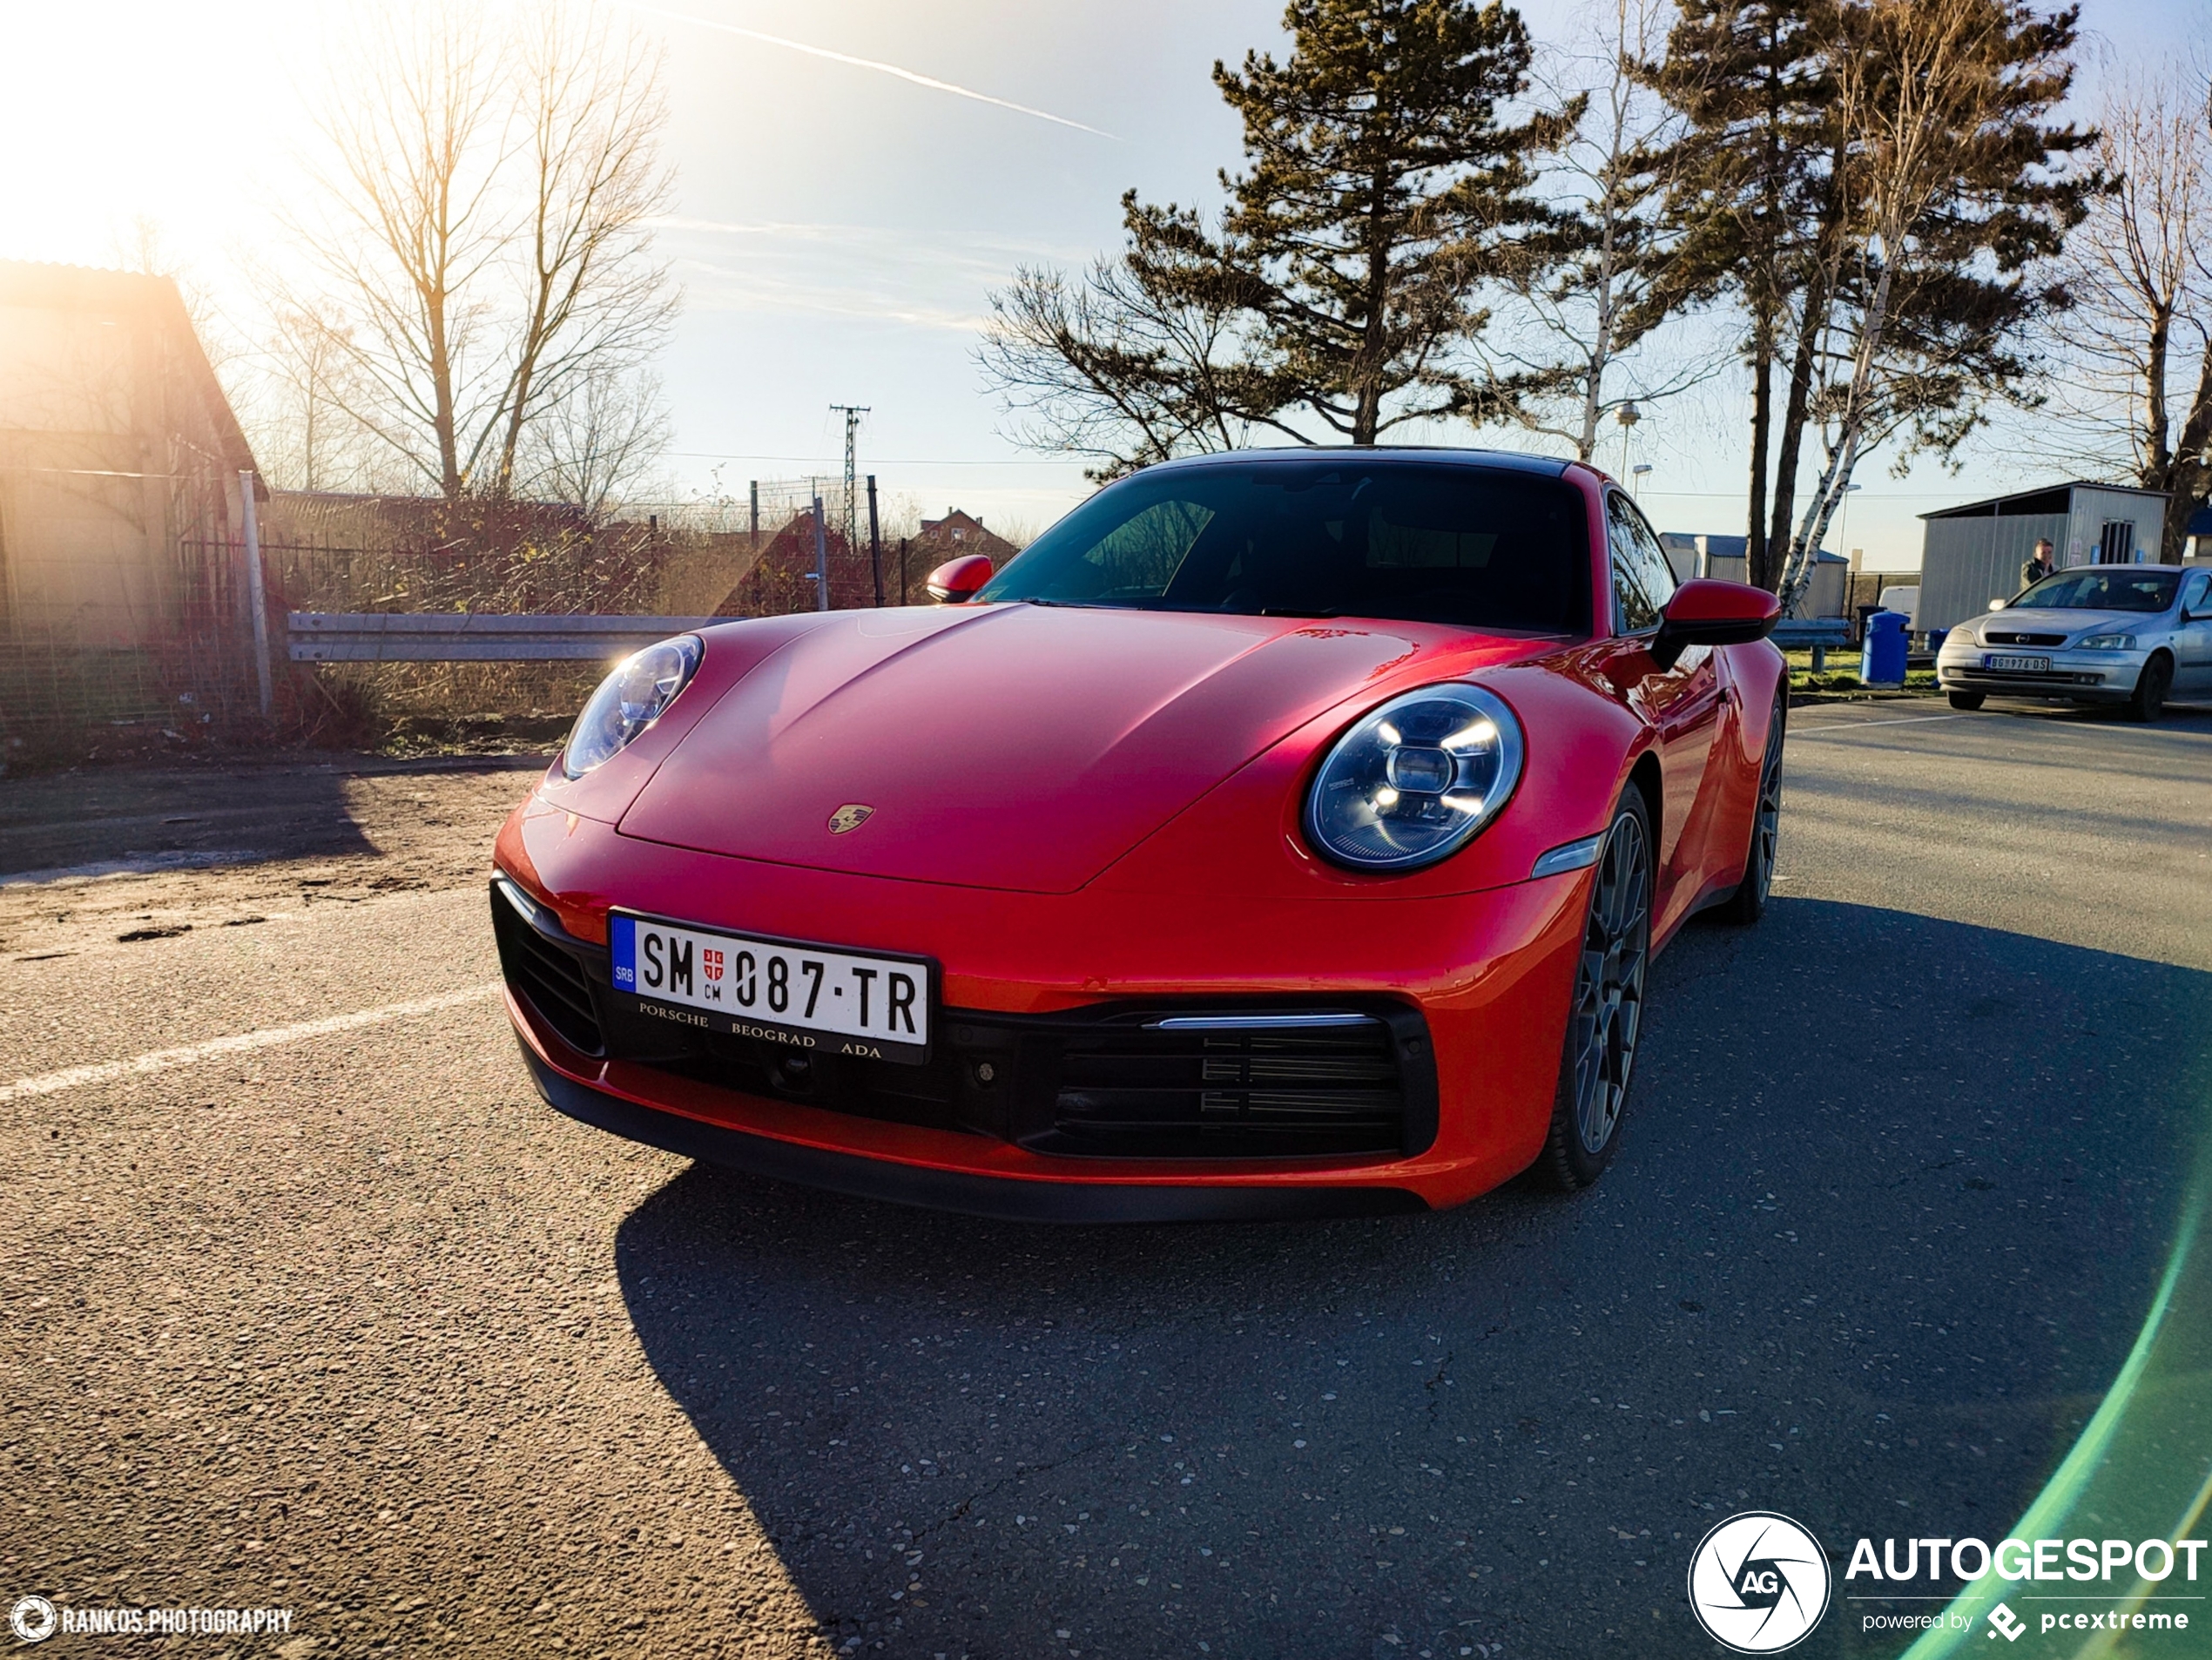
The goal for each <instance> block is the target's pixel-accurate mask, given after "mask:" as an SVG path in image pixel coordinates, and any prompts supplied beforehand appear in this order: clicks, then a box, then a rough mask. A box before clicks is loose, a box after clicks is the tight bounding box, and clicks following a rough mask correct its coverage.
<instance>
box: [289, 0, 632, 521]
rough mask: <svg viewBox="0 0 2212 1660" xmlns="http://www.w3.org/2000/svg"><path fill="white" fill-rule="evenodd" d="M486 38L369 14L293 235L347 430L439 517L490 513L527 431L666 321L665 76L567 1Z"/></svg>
mask: <svg viewBox="0 0 2212 1660" xmlns="http://www.w3.org/2000/svg"><path fill="white" fill-rule="evenodd" d="M515 15H516V16H519V17H520V18H521V19H522V25H521V30H520V32H519V34H518V35H517V36H516V37H509V36H507V35H502V34H497V33H495V32H494V31H493V30H492V28H491V26H490V24H489V23H488V22H487V21H486V15H485V14H483V13H481V12H478V11H476V10H473V9H470V8H467V7H465V6H463V5H462V4H460V3H458V0H448V3H444V4H433V5H429V6H426V7H424V8H421V9H416V8H390V9H384V8H379V9H374V10H371V11H369V12H368V13H366V14H365V15H364V21H363V24H362V26H361V32H360V35H359V37H358V39H357V40H356V41H355V42H354V43H353V44H352V45H351V46H350V47H349V48H348V49H347V51H346V52H345V53H344V55H343V57H341V62H340V64H339V68H338V73H337V74H336V76H335V77H334V86H333V88H332V91H331V94H330V97H329V98H327V101H326V109H327V111H328V113H327V116H326V117H325V119H324V122H323V134H322V136H323V138H324V140H325V153H324V154H323V155H322V156H321V157H320V158H318V159H316V161H315V162H314V165H313V166H312V171H313V173H314V178H315V180H316V183H317V185H318V186H319V189H318V192H317V196H318V201H317V206H318V208H319V210H320V216H310V215H307V214H301V215H295V216H294V217H293V224H292V227H291V228H292V230H293V233H294V235H295V236H296V237H297V239H298V240H300V242H301V243H302V244H303V245H304V246H307V247H308V248H309V249H310V250H311V251H312V253H313V255H314V261H315V264H316V267H317V276H318V280H317V282H316V283H315V284H314V286H313V287H310V288H309V289H308V290H307V292H297V291H292V292H287V293H285V294H282V295H281V299H282V300H284V302H285V303H286V308H287V309H288V310H289V311H290V312H291V313H293V314H294V316H295V317H298V318H302V319H307V320H310V321H314V320H326V319H327V320H329V326H328V327H326V328H325V329H324V343H325V346H326V347H327V350H328V352H329V354H330V355H331V360H332V361H333V362H334V365H336V366H339V367H340V368H342V369H343V370H344V373H343V375H334V376H332V377H331V379H330V381H329V384H331V385H332V386H333V387H334V388H338V390H337V391H336V393H335V394H334V395H336V396H338V397H339V399H340V400H341V407H342V408H343V409H344V411H345V413H346V414H347V415H348V416H349V417H351V418H352V419H353V420H354V421H355V422H358V423H359V424H360V425H361V427H363V428H366V429H367V430H368V431H370V432H372V433H374V435H376V436H377V438H378V439H379V440H380V441H381V443H382V444H383V445H384V446H385V447H387V449H388V450H389V451H390V452H391V453H393V454H394V455H397V456H400V457H401V458H403V459H404V460H405V462H407V463H408V465H409V466H410V467H411V468H412V469H413V470H414V471H415V474H416V476H418V477H420V478H421V479H422V480H423V481H424V482H428V483H430V484H432V485H433V486H435V488H436V489H438V490H439V491H440V492H441V493H442V495H444V496H447V497H448V498H449V499H452V498H458V497H460V496H464V495H471V494H475V495H489V496H504V495H508V494H511V493H512V492H513V490H514V489H515V487H516V466H517V460H518V457H519V455H521V454H522V452H523V448H524V442H525V438H526V436H527V435H529V430H530V428H531V427H532V426H533V424H534V423H535V422H538V421H540V420H541V419H543V418H544V417H545V416H546V415H548V414H549V412H550V411H553V410H556V409H558V408H562V407H563V406H564V405H565V404H566V403H567V402H568V401H569V399H570V397H571V395H576V394H577V393H579V392H581V391H582V390H583V388H585V387H586V385H587V384H588V383H589V382H590V381H591V380H592V379H593V377H594V376H595V375H608V374H617V375H619V374H624V373H631V372H634V371H636V370H637V368H638V367H639V366H640V365H641V364H642V363H643V362H644V361H645V359H646V358H648V357H649V356H650V355H651V353H652V351H653V350H654V349H655V348H657V347H658V345H659V344H660V342H661V341H662V340H663V339H664V337H665V334H666V330H667V327H668V325H669V322H670V321H671V317H672V314H673V308H674V303H675V299H674V294H673V291H672V289H671V287H670V284H669V280H668V273H667V270H666V267H664V266H661V265H658V264H656V263H655V262H653V260H652V259H651V229H650V225H649V221H650V219H651V217H652V216H653V215H654V214H655V213H658V212H659V211H660V210H661V208H662V207H663V206H664V205H665V203H666V200H667V199H668V193H669V188H670V186H669V179H668V175H667V173H666V172H665V170H664V168H663V167H662V166H661V165H660V161H659V159H658V138H659V133H660V131H661V129H662V127H663V125H664V124H665V121H666V108H665V105H664V103H663V101H662V98H661V96H660V92H659V90H658V78H659V71H660V57H659V54H658V51H655V50H653V49H651V48H650V47H649V46H647V45H645V44H643V42H642V41H641V39H640V38H639V37H637V36H635V35H633V34H630V33H625V32H622V31H621V30H618V29H617V27H616V25H614V24H611V23H610V22H609V21H607V19H606V18H605V17H604V15H603V14H597V13H592V12H581V11H577V12H572V11H570V10H564V9H563V7H562V5H561V4H560V0H542V3H540V4H538V5H536V6H535V7H529V8H526V9H524V10H522V11H521V12H519V13H518V14H515Z"/></svg>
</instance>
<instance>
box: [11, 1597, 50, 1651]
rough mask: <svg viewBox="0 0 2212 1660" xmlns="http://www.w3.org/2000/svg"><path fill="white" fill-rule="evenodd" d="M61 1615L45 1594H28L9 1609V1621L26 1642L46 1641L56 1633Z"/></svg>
mask: <svg viewBox="0 0 2212 1660" xmlns="http://www.w3.org/2000/svg"><path fill="white" fill-rule="evenodd" d="M8 1623H9V1625H10V1627H12V1628H13V1629H14V1630H15V1634H16V1635H17V1636H19V1637H21V1638H22V1639H23V1640H24V1642H25V1643H44V1641H45V1640H46V1639H47V1638H48V1637H50V1636H53V1635H54V1627H55V1626H57V1625H58V1624H59V1623H61V1616H60V1615H58V1614H57V1613H55V1612H54V1605H53V1604H52V1603H50V1602H48V1601H47V1600H46V1599H45V1598H44V1597H43V1596H26V1597H24V1599H23V1600H22V1601H21V1602H19V1603H17V1604H16V1605H15V1607H13V1608H12V1609H9V1610H8Z"/></svg>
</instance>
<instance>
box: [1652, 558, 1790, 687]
mask: <svg viewBox="0 0 2212 1660" xmlns="http://www.w3.org/2000/svg"><path fill="white" fill-rule="evenodd" d="M1781 619H1782V602H1781V601H1780V600H1779V599H1777V598H1776V597H1774V596H1773V595H1772V594H1770V593H1769V592H1767V590H1765V589H1764V588H1754V587H1751V586H1750V584H1746V583H1740V582H1722V581H1720V580H1718V579H1717V578H1716V577H1696V578H1695V579H1693V580H1691V581H1689V582H1686V583H1684V584H1683V585H1682V586H1681V587H1679V588H1677V589H1676V590H1675V597H1673V598H1672V599H1670V600H1669V601H1668V602H1667V609H1666V610H1665V611H1663V612H1662V614H1661V617H1660V621H1659V631H1658V633H1656V634H1655V635H1654V636H1652V639H1651V659H1652V661H1653V662H1655V663H1656V664H1657V665H1659V666H1660V667H1661V668H1662V669H1671V668H1672V667H1674V666H1675V661H1676V658H1680V657H1681V656H1682V654H1683V651H1684V650H1685V649H1686V648H1687V647H1689V646H1692V645H1743V644H1749V643H1750V641H1752V640H1763V639H1764V638H1766V637H1767V636H1768V635H1769V634H1770V633H1772V632H1773V631H1774V625H1775V624H1776V623H1777V622H1779V621H1780V620H1781Z"/></svg>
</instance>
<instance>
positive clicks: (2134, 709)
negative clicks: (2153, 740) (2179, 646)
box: [2128, 651, 2174, 722]
mask: <svg viewBox="0 0 2212 1660" xmlns="http://www.w3.org/2000/svg"><path fill="white" fill-rule="evenodd" d="M2173 684H2174V659H2173V658H2170V657H2168V656H2167V655H2166V653H2165V652H2163V651H2155V652H2153V653H2152V654H2151V659H2150V661H2149V662H2148V663H2146V664H2144V665H2143V671H2142V673H2141V676H2140V677H2139V678H2137V679H2136V681H2135V695H2134V697H2132V698H2128V719H2130V720H2141V721H2146V722H2148V721H2153V720H2156V719H2158V717H2159V715H2160V713H2161V712H2162V711H2163V710H2164V709H2165V707H2166V693H2167V691H2168V688H2170V687H2171V686H2172V685H2173Z"/></svg>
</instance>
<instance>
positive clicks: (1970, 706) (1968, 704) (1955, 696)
mask: <svg viewBox="0 0 2212 1660" xmlns="http://www.w3.org/2000/svg"><path fill="white" fill-rule="evenodd" d="M1948 695H1949V696H1950V698H1951V706H1952V708H1953V709H1965V710H1968V711H1972V710H1975V709H1979V708H1980V707H1981V706H1982V705H1983V704H1984V703H1985V702H1986V701H1987V700H1988V698H1989V694H1988V693H1987V692H1951V693H1950V694H1948Z"/></svg>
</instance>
